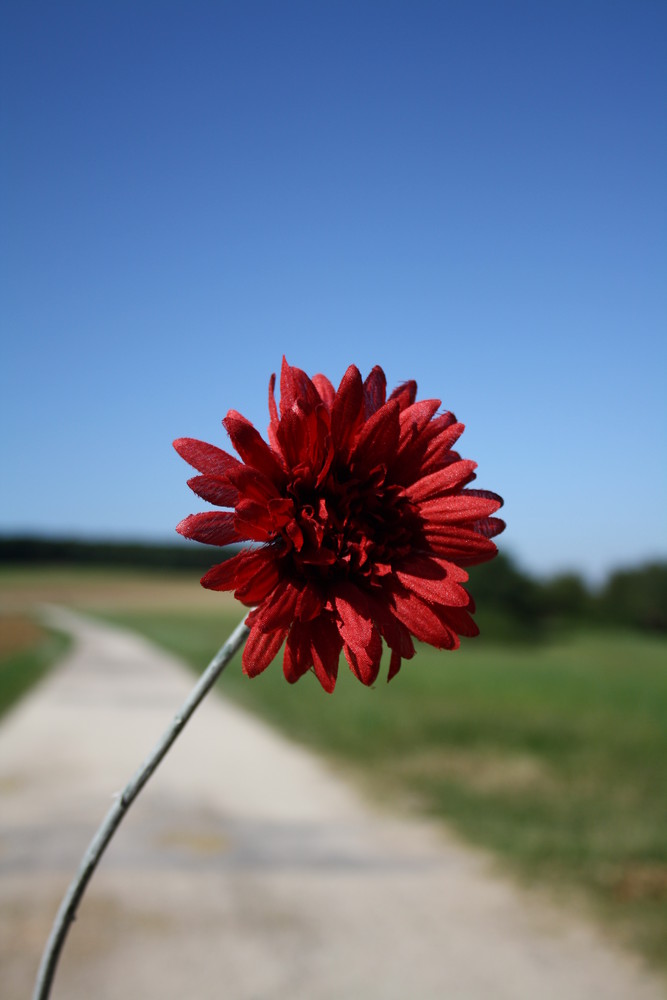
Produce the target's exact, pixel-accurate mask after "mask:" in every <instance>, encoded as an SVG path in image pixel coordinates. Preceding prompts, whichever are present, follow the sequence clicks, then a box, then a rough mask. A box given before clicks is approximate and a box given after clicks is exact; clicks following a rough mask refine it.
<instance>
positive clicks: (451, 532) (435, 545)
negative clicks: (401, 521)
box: [424, 524, 497, 566]
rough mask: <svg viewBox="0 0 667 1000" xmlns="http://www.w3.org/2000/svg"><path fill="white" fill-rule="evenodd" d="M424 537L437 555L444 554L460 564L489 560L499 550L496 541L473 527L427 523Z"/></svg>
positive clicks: (465, 564)
mask: <svg viewBox="0 0 667 1000" xmlns="http://www.w3.org/2000/svg"><path fill="white" fill-rule="evenodd" d="M424 538H425V540H426V542H427V544H428V546H429V548H430V549H431V551H432V552H433V553H434V554H435V555H438V556H444V558H445V559H449V560H451V561H452V562H455V563H458V565H459V566H475V565H476V564H477V563H482V562H487V561H488V560H489V559H493V557H494V556H495V554H496V552H497V549H496V546H495V543H494V542H492V541H491V540H490V539H489V538H486V537H485V536H484V535H483V534H480V533H479V532H477V531H474V530H473V528H472V527H470V528H468V527H466V528H459V527H457V526H456V525H451V526H450V527H443V526H442V525H437V524H432V525H427V526H426V528H425V529H424Z"/></svg>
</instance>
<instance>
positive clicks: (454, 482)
mask: <svg viewBox="0 0 667 1000" xmlns="http://www.w3.org/2000/svg"><path fill="white" fill-rule="evenodd" d="M476 468H477V462H471V461H469V460H468V459H466V460H465V461H461V462H452V464H451V465H446V466H445V467H444V469H438V471H437V472H432V473H431V474H430V475H429V476H424V478H423V479H418V480H416V482H414V483H412V485H410V486H408V487H407V489H406V491H405V494H406V496H408V497H409V498H410V500H433V499H435V497H439V496H443V495H444V494H445V493H447V492H449V491H450V490H453V489H456V487H459V486H461V485H462V484H463V483H465V482H469V480H470V478H471V476H472V473H473V472H474V471H475V469H476Z"/></svg>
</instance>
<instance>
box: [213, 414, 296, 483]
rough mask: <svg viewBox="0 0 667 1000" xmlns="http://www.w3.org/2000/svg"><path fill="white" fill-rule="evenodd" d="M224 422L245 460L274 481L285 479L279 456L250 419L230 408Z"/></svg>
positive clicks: (233, 442)
mask: <svg viewBox="0 0 667 1000" xmlns="http://www.w3.org/2000/svg"><path fill="white" fill-rule="evenodd" d="M222 422H223V424H224V426H225V430H226V431H227V433H228V434H229V436H230V438H231V439H232V444H233V445H234V447H235V448H236V450H237V451H238V453H239V455H240V456H241V458H242V459H243V461H244V462H247V464H248V465H252V466H253V467H254V468H255V469H258V470H259V472H262V473H263V474H264V475H265V476H266V477H267V478H268V479H271V480H273V481H274V482H282V481H283V480H284V478H285V473H284V470H283V467H282V465H281V463H280V461H279V459H278V457H277V456H276V454H275V453H274V452H273V451H271V449H270V448H269V446H268V444H267V443H266V441H265V440H264V438H263V437H262V435H261V434H260V433H259V432H258V431H257V430H256V429H255V428H254V427H253V425H252V424H251V423H250V421H249V420H246V418H245V417H242V416H241V414H240V413H237V411H236V410H230V411H229V413H228V414H227V416H226V417H225V419H224V420H223V421H222Z"/></svg>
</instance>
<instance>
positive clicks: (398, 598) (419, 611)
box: [174, 359, 505, 691]
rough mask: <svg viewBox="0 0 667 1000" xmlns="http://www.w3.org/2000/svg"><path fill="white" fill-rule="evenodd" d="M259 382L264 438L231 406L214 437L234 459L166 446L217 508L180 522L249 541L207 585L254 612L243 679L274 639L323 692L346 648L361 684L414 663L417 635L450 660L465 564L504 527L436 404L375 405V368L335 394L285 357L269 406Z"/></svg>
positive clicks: (199, 532)
mask: <svg viewBox="0 0 667 1000" xmlns="http://www.w3.org/2000/svg"><path fill="white" fill-rule="evenodd" d="M275 381H276V379H275V375H273V376H272V377H271V380H270V383H269V411H270V425H269V429H268V439H269V440H268V443H267V442H266V441H264V439H263V438H262V437H261V435H260V434H259V433H258V431H257V430H256V429H255V428H254V427H253V425H252V424H251V423H250V422H249V421H248V420H246V419H245V418H244V417H243V416H241V414H240V413H237V412H236V410H230V411H229V413H228V414H227V416H226V417H225V418H224V420H223V424H224V427H225V429H226V431H227V433H228V435H229V437H230V439H231V442H232V445H233V446H234V448H235V450H236V452H237V453H238V455H239V456H240V460H239V459H238V458H235V457H234V456H232V455H230V454H228V453H227V452H225V451H222V450H221V449H220V448H217V447H215V446H214V445H211V444H206V443H204V442H203V441H197V440H194V439H192V438H179V439H178V440H177V441H175V442H174V447H175V448H176V450H177V451H178V453H179V454H180V455H181V456H182V457H183V458H184V459H185V460H186V461H187V462H188V463H189V464H190V465H192V466H193V467H194V468H195V469H196V470H197V471H198V472H199V473H200V475H198V476H194V477H193V478H192V479H190V480H189V481H188V485H189V486H190V487H191V488H192V490H193V491H194V492H195V493H196V494H197V495H198V496H200V497H201V498H202V499H203V500H206V501H208V502H209V503H211V504H213V505H215V506H216V507H222V508H228V509H227V510H211V511H207V512H205V513H200V514H191V515H190V516H189V517H186V518H185V519H184V520H183V521H181V523H180V524H179V525H178V527H177V529H176V530H177V531H179V532H180V533H181V534H182V535H184V536H185V537H186V538H192V539H195V540H196V541H199V542H206V543H208V544H212V545H221V546H225V545H230V544H233V543H239V542H249V543H254V544H252V545H250V546H249V547H246V548H245V549H242V550H241V551H240V552H238V553H236V554H235V555H232V556H231V557H230V558H228V559H226V560H225V561H224V562H221V563H220V564H219V565H216V566H213V568H212V569H210V570H209V572H208V573H206V574H205V576H204V577H202V581H201V582H202V585H203V586H204V587H207V588H209V589H211V590H222V591H224V590H233V591H234V596H235V597H236V598H238V600H239V601H241V602H242V603H243V604H245V605H247V606H248V607H251V608H252V609H253V610H252V611H251V612H250V614H249V615H248V617H247V619H246V621H247V624H248V626H249V628H250V633H249V636H248V639H247V642H246V645H245V648H244V651H243V670H244V672H245V673H246V674H248V675H250V676H255V675H257V674H259V673H261V672H262V671H263V670H264V669H265V668H266V667H267V666H268V665H269V663H270V662H271V661H272V660H273V659H274V657H275V656H276V655H277V654H278V652H279V651H280V649H281V647H282V646H283V644H284V645H285V650H284V654H283V671H284V674H285V677H286V678H287V680H288V681H290V682H292V683H293V682H294V681H296V680H298V679H299V678H300V677H302V676H303V674H305V673H306V672H307V671H308V670H310V669H312V670H313V671H314V672H315V674H316V676H317V678H318V680H319V681H320V683H321V684H322V686H323V687H324V688H325V690H327V691H333V689H334V686H335V684H336V678H337V674H338V664H339V659H340V653H341V650H342V651H343V653H344V655H345V658H346V660H347V662H348V664H349V666H350V668H351V669H352V671H353V672H354V673H355V674H356V676H357V677H358V678H359V680H360V681H362V683H364V684H367V685H370V684H373V683H374V681H375V680H376V678H377V676H378V671H379V669H380V659H381V656H382V646H383V643H382V640H384V641H385V642H386V644H387V646H388V647H389V649H390V650H391V659H390V663H389V674H388V676H389V679H391V678H392V677H394V676H395V674H396V673H398V670H399V669H400V666H401V661H402V660H403V659H410V658H411V657H412V656H413V655H414V652H415V649H414V643H413V638H416V639H418V640H420V641H421V642H426V643H430V644H431V645H433V646H436V647H437V648H438V649H449V650H452V649H456V648H457V647H458V645H459V636H474V635H476V634H477V633H478V629H477V626H476V625H475V623H474V621H473V619H472V618H471V612H473V611H474V603H473V599H472V597H471V596H470V594H469V593H468V591H467V590H466V588H465V587H464V584H465V582H466V581H467V579H468V574H467V573H466V571H465V569H464V568H463V567H465V566H470V565H473V564H475V563H481V562H485V561H486V560H488V559H491V558H492V557H493V556H494V555H495V553H496V546H495V543H494V542H493V541H492V538H493V536H495V535H497V534H498V533H499V532H500V531H502V530H503V528H504V526H505V525H504V522H503V521H501V520H500V519H499V518H497V517H493V516H492V515H493V514H494V513H495V511H497V510H498V508H499V507H500V506H501V505H502V500H501V498H500V497H499V496H497V495H496V494H495V493H490V492H488V491H485V490H477V489H470V488H469V487H468V484H469V483H471V482H472V480H473V479H475V472H474V470H475V468H476V463H475V462H471V461H470V460H468V459H462V458H461V456H460V455H459V454H458V453H457V452H456V451H454V450H453V446H454V444H455V442H456V441H457V439H458V438H459V436H460V434H461V432H462V431H463V424H461V423H458V422H457V420H456V418H455V417H454V415H453V414H452V413H449V412H445V413H440V412H438V411H439V409H440V405H441V404H440V400H437V399H428V400H423V401H421V402H417V401H416V393H417V385H416V383H415V382H412V381H410V382H405V383H404V384H402V385H400V386H398V388H396V389H395V390H394V391H393V392H392V393H391V395H390V396H389V397H388V398H387V396H386V379H385V376H384V372H383V371H382V369H381V368H379V367H375V368H373V370H372V371H371V373H370V375H369V376H368V378H367V379H366V380H365V381H362V377H361V375H360V373H359V371H358V369H357V368H356V367H354V365H352V366H350V367H349V368H348V369H347V371H346V372H345V375H344V376H343V379H342V381H341V383H340V385H339V387H338V390H336V389H334V387H333V385H332V384H331V382H330V381H329V380H328V379H327V378H325V376H324V375H315V376H314V377H313V378H312V379H310V378H309V377H308V376H307V375H306V374H305V373H304V372H302V371H301V370H300V369H298V368H294V367H292V366H290V365H289V364H287V362H286V361H285V360H284V359H283V365H282V371H281V376H280V407H278V405H277V404H276V400H275Z"/></svg>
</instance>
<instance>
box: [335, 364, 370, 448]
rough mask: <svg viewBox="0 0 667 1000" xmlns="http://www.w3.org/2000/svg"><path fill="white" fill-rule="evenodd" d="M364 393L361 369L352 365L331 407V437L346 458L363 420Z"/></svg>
mask: <svg viewBox="0 0 667 1000" xmlns="http://www.w3.org/2000/svg"><path fill="white" fill-rule="evenodd" d="M363 406H364V391H363V386H362V382H361V375H360V374H359V369H358V368H356V367H355V366H354V365H350V367H349V368H348V369H347V371H346V372H345V374H344V375H343V378H342V379H341V383H340V385H339V386H338V392H337V393H336V398H335V399H334V401H333V404H332V407H331V437H332V440H333V444H334V448H335V450H336V451H337V452H338V453H339V455H340V457H341V458H344V457H345V455H346V452H347V449H348V447H349V445H350V443H351V442H352V441H353V440H354V438H355V436H356V433H357V429H358V427H359V424H360V423H361V420H362V419H363Z"/></svg>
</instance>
